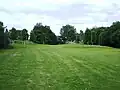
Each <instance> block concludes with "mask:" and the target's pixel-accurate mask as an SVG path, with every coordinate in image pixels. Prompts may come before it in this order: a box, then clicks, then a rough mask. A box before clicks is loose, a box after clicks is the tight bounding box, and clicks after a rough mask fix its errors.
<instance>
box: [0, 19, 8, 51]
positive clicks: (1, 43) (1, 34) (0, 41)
mask: <svg viewBox="0 0 120 90" xmlns="http://www.w3.org/2000/svg"><path fill="white" fill-rule="evenodd" d="M9 43H10V41H9V37H8V30H7V29H6V27H4V26H3V22H1V21H0V49H1V48H7V47H8V45H9Z"/></svg>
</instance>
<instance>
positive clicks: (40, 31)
mask: <svg viewBox="0 0 120 90" xmlns="http://www.w3.org/2000/svg"><path fill="white" fill-rule="evenodd" d="M14 40H22V41H25V40H29V41H32V42H34V43H38V44H50V45H57V44H65V43H69V42H74V43H83V44H87V45H102V46H111V47H115V48H120V22H119V21H116V22H113V24H112V25H111V26H110V27H93V28H91V29H89V28H86V30H85V32H83V31H82V30H80V31H79V33H77V31H76V28H75V27H74V26H72V25H69V24H67V25H65V26H62V28H61V29H60V36H56V35H55V33H54V32H52V30H51V29H50V26H47V25H45V26H44V25H42V23H37V24H36V25H34V27H33V29H32V30H31V32H30V35H29V34H28V30H27V29H23V30H16V29H15V28H14V27H13V28H12V29H10V30H8V29H7V28H6V27H5V26H4V24H3V22H0V48H6V47H8V46H9V44H10V43H11V42H12V41H14Z"/></svg>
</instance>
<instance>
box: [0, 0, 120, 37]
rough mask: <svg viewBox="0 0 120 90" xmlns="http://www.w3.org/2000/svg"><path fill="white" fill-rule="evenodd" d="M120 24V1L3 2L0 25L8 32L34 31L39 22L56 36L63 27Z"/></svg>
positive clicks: (44, 0)
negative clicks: (13, 29)
mask: <svg viewBox="0 0 120 90" xmlns="http://www.w3.org/2000/svg"><path fill="white" fill-rule="evenodd" d="M116 20H120V1H119V0H1V1H0V21H3V22H4V25H6V26H8V29H10V28H12V27H15V28H17V29H23V28H26V29H28V30H29V32H30V30H32V29H33V26H34V25H35V24H36V23H37V22H41V23H43V25H49V26H50V27H51V29H52V31H53V32H55V34H56V35H58V34H59V32H60V28H61V27H62V26H63V25H66V24H70V25H74V26H75V28H76V29H77V31H78V32H79V30H80V29H82V30H85V29H86V28H87V27H88V28H91V27H93V26H109V25H111V24H112V22H113V21H116Z"/></svg>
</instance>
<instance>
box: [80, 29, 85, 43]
mask: <svg viewBox="0 0 120 90" xmlns="http://www.w3.org/2000/svg"><path fill="white" fill-rule="evenodd" d="M83 40H84V32H83V31H82V30H80V42H83Z"/></svg>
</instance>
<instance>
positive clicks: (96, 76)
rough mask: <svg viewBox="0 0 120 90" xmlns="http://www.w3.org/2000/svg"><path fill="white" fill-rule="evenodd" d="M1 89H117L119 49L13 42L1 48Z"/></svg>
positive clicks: (119, 71) (119, 67)
mask: <svg viewBox="0 0 120 90" xmlns="http://www.w3.org/2000/svg"><path fill="white" fill-rule="evenodd" d="M0 90H120V49H113V48H108V47H95V46H83V45H56V46H53V45H51V46H49V45H27V46H26V47H24V46H23V45H15V48H14V49H9V50H1V51H0Z"/></svg>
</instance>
